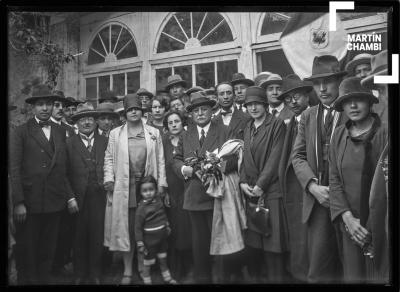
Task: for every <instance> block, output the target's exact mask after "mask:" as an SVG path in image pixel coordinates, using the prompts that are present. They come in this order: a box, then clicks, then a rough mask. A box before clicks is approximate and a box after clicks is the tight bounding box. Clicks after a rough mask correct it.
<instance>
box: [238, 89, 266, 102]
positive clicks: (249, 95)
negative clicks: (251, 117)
mask: <svg viewBox="0 0 400 292" xmlns="http://www.w3.org/2000/svg"><path fill="white" fill-rule="evenodd" d="M250 102H260V103H264V104H268V99H267V94H266V93H265V89H264V88H261V87H260V86H250V87H247V89H246V93H245V94H244V104H243V105H244V106H246V105H247V104H248V103H250Z"/></svg>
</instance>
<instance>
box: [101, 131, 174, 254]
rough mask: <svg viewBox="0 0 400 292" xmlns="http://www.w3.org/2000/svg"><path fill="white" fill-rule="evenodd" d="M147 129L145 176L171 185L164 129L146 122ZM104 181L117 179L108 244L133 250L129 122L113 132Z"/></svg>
mask: <svg viewBox="0 0 400 292" xmlns="http://www.w3.org/2000/svg"><path fill="white" fill-rule="evenodd" d="M143 129H144V135H145V140H146V146H147V156H146V166H145V173H144V175H145V176H146V175H152V176H154V178H156V179H157V182H158V186H163V187H167V186H168V185H167V179H166V175H165V162H164V150H163V145H162V140H161V135H160V132H159V130H158V129H156V128H154V127H151V126H148V125H146V124H144V123H143ZM104 182H114V192H113V194H112V203H111V204H110V203H108V204H107V206H106V215H105V223H104V245H105V246H107V247H109V249H110V250H111V251H129V250H130V242H129V228H128V227H129V225H128V202H129V150H128V127H127V125H126V124H125V125H122V126H120V127H117V128H115V129H113V130H112V131H111V132H110V136H109V140H108V146H107V150H106V152H105V157H104ZM131 224H133V222H131Z"/></svg>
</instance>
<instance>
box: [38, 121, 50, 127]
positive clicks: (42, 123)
mask: <svg viewBox="0 0 400 292" xmlns="http://www.w3.org/2000/svg"><path fill="white" fill-rule="evenodd" d="M50 125H51V124H50V121H49V120H47V121H39V126H41V127H42V128H43V127H47V126H50Z"/></svg>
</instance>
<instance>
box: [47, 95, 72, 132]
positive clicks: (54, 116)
mask: <svg viewBox="0 0 400 292" xmlns="http://www.w3.org/2000/svg"><path fill="white" fill-rule="evenodd" d="M54 94H55V95H57V96H58V97H57V99H56V100H54V106H53V111H52V113H51V117H50V119H51V121H52V122H53V123H56V124H57V125H59V126H61V127H63V128H64V129H65V131H66V135H67V137H69V136H72V135H74V134H75V131H74V128H73V127H71V126H70V125H68V124H66V123H64V122H63V120H62V119H63V117H64V108H65V106H66V105H67V104H68V102H69V101H68V99H66V98H65V96H64V92H62V91H61V90H55V91H54Z"/></svg>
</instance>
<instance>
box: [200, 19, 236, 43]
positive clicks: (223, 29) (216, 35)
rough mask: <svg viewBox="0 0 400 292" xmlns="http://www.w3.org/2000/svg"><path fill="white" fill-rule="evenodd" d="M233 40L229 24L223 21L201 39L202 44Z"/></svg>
mask: <svg viewBox="0 0 400 292" xmlns="http://www.w3.org/2000/svg"><path fill="white" fill-rule="evenodd" d="M231 41H233V36H232V33H231V29H230V27H229V25H228V24H227V23H226V21H224V22H223V23H222V24H221V25H220V26H218V28H217V29H216V30H214V31H213V32H212V33H210V34H209V35H208V36H207V37H206V38H205V39H203V40H202V41H201V45H202V46H207V45H212V44H220V43H226V42H231Z"/></svg>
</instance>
